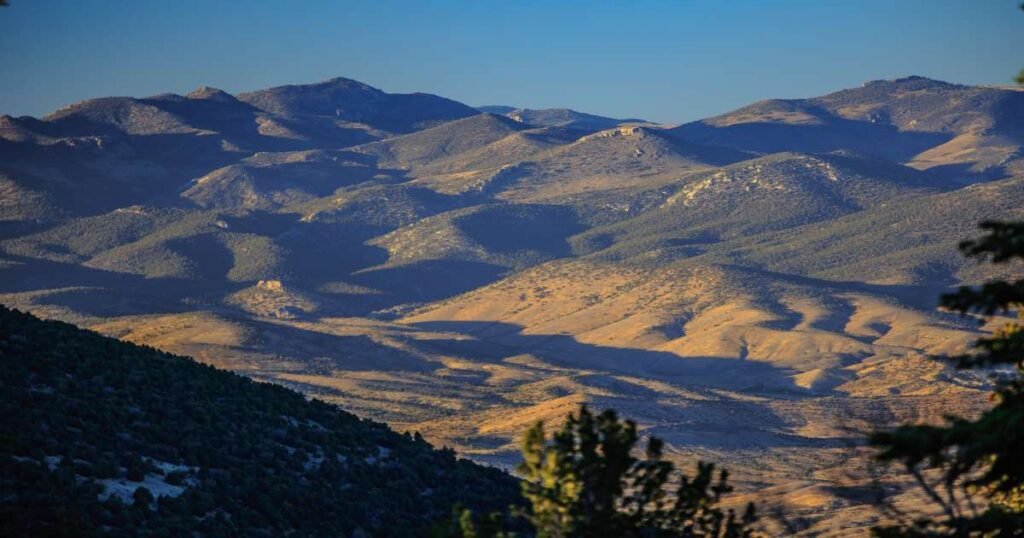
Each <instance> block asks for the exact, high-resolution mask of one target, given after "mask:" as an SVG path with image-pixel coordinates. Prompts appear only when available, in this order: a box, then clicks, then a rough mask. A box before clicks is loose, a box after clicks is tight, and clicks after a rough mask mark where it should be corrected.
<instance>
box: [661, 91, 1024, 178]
mask: <svg viewBox="0 0 1024 538" xmlns="http://www.w3.org/2000/svg"><path fill="white" fill-rule="evenodd" d="M1022 113H1024V93H1021V92H1018V91H1013V90H1007V89H999V88H989V87H974V86H961V85H957V84H949V83H946V82H941V81H936V80H931V79H927V78H923V77H907V78H902V79H897V80H878V81H872V82H868V83H866V84H864V86H862V87H860V88H854V89H849V90H842V91H839V92H835V93H831V94H828V95H825V96H822V97H818V98H812V99H788V100H779V99H775V100H768V101H762V102H759V103H755V104H753V105H750V106H747V107H744V108H741V109H738V110H736V111H733V112H730V113H727V114H724V115H721V116H717V117H714V118H709V119H707V120H701V121H697V122H693V123H688V124H686V125H682V126H679V127H677V128H675V129H674V130H673V132H675V133H677V134H678V135H679V136H681V137H684V138H689V139H692V140H694V141H698V142H702V143H705V144H720V145H725V146H729V147H734V148H738V149H744V150H750V151H759V152H776V151H801V152H812V153H814V152H827V151H834V150H837V149H849V150H854V151H858V152H862V153H866V154H869V155H875V156H878V157H882V158H886V159H890V160H893V161H897V162H903V163H907V164H910V165H911V166H914V167H916V168H920V169H930V170H933V171H934V172H942V173H944V174H948V175H950V176H954V177H955V176H957V175H959V176H961V177H963V178H964V179H967V178H971V177H974V178H981V179H990V178H1000V177H1007V175H1008V174H1012V173H1020V172H1021V166H1024V165H1022V161H1021V147H1022V144H1024V131H1022V130H1021V125H1020V121H1019V118H1020V117H1021V114H1022Z"/></svg>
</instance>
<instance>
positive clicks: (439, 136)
mask: <svg viewBox="0 0 1024 538" xmlns="http://www.w3.org/2000/svg"><path fill="white" fill-rule="evenodd" d="M528 128H529V126H528V125H523V124H521V123H518V122H516V121H513V120H511V119H509V118H506V117H504V116H497V115H494V114H486V113H484V114H477V115H474V116H470V117H468V118H464V119H460V120H456V121H452V122H448V123H445V124H442V125H438V126H437V127H433V128H430V129H424V130H422V131H419V132H416V133H412V134H408V135H404V136H398V137H394V138H389V139H387V140H382V141H380V142H373V143H370V144H364V145H361V146H356V147H354V148H352V149H353V150H354V151H358V152H361V153H366V154H368V155H373V156H374V157H376V158H377V165H378V166H380V167H381V168H412V167H415V166H418V165H424V164H428V163H431V162H434V161H438V160H440V159H446V158H450V157H453V156H456V155H459V154H461V153H464V152H467V151H472V150H474V149H478V148H480V147H482V146H485V145H487V144H490V143H491V142H495V141H497V140H501V139H502V138H505V137H506V136H509V135H510V134H513V133H516V132H518V131H522V130H525V129H528Z"/></svg>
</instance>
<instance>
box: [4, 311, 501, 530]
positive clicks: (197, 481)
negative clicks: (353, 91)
mask: <svg viewBox="0 0 1024 538" xmlns="http://www.w3.org/2000/svg"><path fill="white" fill-rule="evenodd" d="M0 362H2V366H3V368H2V369H0V377H2V379H3V386H4V398H3V399H2V400H0V405H2V406H3V410H4V412H3V418H2V419H0V421H2V423H3V443H2V444H0V467H2V468H3V473H2V475H3V478H0V491H2V499H0V514H2V517H0V529H2V530H0V532H2V533H3V534H5V535H11V536H15V535H21V536H26V535H37V536H38V535H56V534H61V533H65V532H67V533H73V534H84V535H94V534H95V535H99V534H115V535H124V536H130V535H140V534H164V533H170V534H179V535H181V534H185V535H189V534H196V533H200V534H224V533H227V534H243V535H253V534H268V535H282V534H289V533H298V534H304V535H321V536H322V535H336V536H340V535H346V536H350V535H353V534H359V533H367V534H370V535H375V536H422V535H424V533H425V532H427V530H428V529H429V528H430V526H431V525H433V524H436V523H438V522H441V521H443V520H445V519H446V518H448V517H450V514H451V510H452V506H453V505H454V504H455V503H461V504H463V505H465V506H470V507H474V508H476V509H478V510H490V509H502V508H504V507H505V506H507V504H508V503H509V502H514V501H515V500H516V498H517V497H518V495H517V494H518V486H517V484H516V481H515V480H514V479H513V478H512V477H511V476H509V475H506V474H505V473H503V472H501V471H498V470H495V469H488V468H485V467H480V466H478V465H475V464H473V463H470V462H468V461H466V460H458V459H456V457H455V455H454V453H453V452H452V451H451V450H442V451H438V450H434V449H433V448H432V447H431V446H430V445H428V444H427V443H426V442H424V441H423V439H422V438H421V437H420V436H419V434H416V435H415V436H413V435H409V434H405V435H400V434H398V433H395V432H394V431H392V430H390V429H388V428H387V427H386V426H384V425H383V424H378V423H374V422H371V421H365V420H361V419H359V418H356V417H355V416H353V415H351V414H349V413H346V412H344V411H341V410H340V409H338V408H336V407H334V406H331V405H328V404H325V403H323V402H320V401H316V400H312V401H310V400H306V399H305V398H304V397H303V396H302V395H301V394H299V393H296V392H294V391H292V390H289V389H285V388H282V387H278V386H274V385H267V384H261V383H254V382H252V381H250V380H248V379H245V378H243V377H240V376H237V375H234V374H231V373H228V372H224V371H221V370H216V369H214V368H211V367H208V366H203V365H200V364H198V363H196V362H195V361H193V360H191V359H188V358H185V357H177V356H173V355H169V354H167V353H162V352H159V351H156V350H154V349H152V348H146V347H139V346H136V345H133V344H128V343H123V342H119V341H116V340H113V339H110V338H106V337H102V336H100V335H97V334H95V333H92V332H88V331H83V330H79V329H76V328H75V327H73V326H70V325H66V324H63V323H58V322H52V321H41V320H39V319H37V318H35V317H33V316H30V315H28V314H23V313H20V312H17V311H12V310H8V309H7V308H4V307H0Z"/></svg>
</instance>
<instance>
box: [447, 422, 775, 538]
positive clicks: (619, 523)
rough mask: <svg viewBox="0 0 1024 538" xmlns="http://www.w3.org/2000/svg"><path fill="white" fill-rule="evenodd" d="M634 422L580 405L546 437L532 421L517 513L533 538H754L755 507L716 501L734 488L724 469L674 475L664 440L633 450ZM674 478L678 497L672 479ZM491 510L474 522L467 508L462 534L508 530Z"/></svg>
mask: <svg viewBox="0 0 1024 538" xmlns="http://www.w3.org/2000/svg"><path fill="white" fill-rule="evenodd" d="M638 440H639V436H638V434H637V430H636V424H635V423H633V421H630V420H620V419H619V417H618V416H617V415H616V413H615V412H614V411H612V410H607V411H604V412H603V413H601V414H599V415H594V414H592V413H591V412H590V411H589V410H588V409H587V408H586V407H582V408H581V409H580V411H579V413H578V414H570V415H569V417H568V420H567V421H566V423H565V425H564V426H562V428H561V429H560V430H559V431H558V432H556V433H555V434H554V435H553V436H552V437H551V439H548V438H547V437H546V436H545V434H544V425H543V423H541V422H538V423H537V424H535V425H534V426H533V427H532V428H530V430H528V431H527V432H526V434H525V435H524V437H523V447H522V453H523V462H522V463H521V464H520V466H519V469H518V470H519V472H520V474H521V475H522V478H523V481H522V490H523V496H524V497H525V498H526V500H527V501H528V502H529V505H530V506H529V509H528V510H518V511H516V512H517V513H518V515H520V516H522V517H523V518H525V519H526V521H527V522H528V523H529V525H530V527H531V530H532V531H533V533H535V535H536V536H537V537H538V538H576V537H580V538H583V537H598V536H616V537H624V538H630V537H636V538H646V537H651V538H655V537H666V538H668V537H679V538H740V537H751V536H755V532H754V531H753V524H754V522H755V520H756V517H755V514H754V506H753V505H752V504H749V505H747V507H746V509H745V511H744V512H743V514H741V515H740V514H736V513H735V512H734V511H733V510H723V509H722V508H721V507H720V506H719V502H720V500H721V498H722V496H723V495H725V494H727V493H729V492H731V491H732V488H731V487H730V486H729V484H728V473H727V472H726V471H724V470H722V471H720V472H718V473H717V478H716V473H715V467H714V465H712V464H710V463H700V464H698V466H697V473H696V475H695V476H693V477H689V476H686V475H682V474H681V473H680V474H679V476H676V475H677V473H676V470H675V467H674V466H673V465H672V463H671V462H668V461H665V460H663V459H662V446H663V443H662V441H661V440H660V439H657V438H654V437H652V438H650V440H649V441H648V444H647V450H646V453H645V457H644V459H638V458H636V457H635V456H634V455H633V453H634V449H635V447H636V443H637V441H638ZM673 478H676V479H678V482H679V484H680V486H679V489H678V491H677V492H676V495H671V494H670V491H669V489H668V484H669V482H670V481H671V480H672V479H673ZM496 522H499V520H498V519H497V518H495V517H494V516H493V515H492V516H491V517H490V518H489V519H488V520H487V521H486V525H477V524H475V523H474V521H473V520H472V517H471V515H470V514H468V513H464V514H463V517H462V519H461V521H460V523H461V529H462V530H461V534H462V536H463V537H469V536H473V537H481V538H482V537H503V536H510V534H508V533H504V532H501V531H499V530H498V527H497V526H496V525H495V523H496Z"/></svg>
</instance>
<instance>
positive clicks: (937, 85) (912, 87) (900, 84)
mask: <svg viewBox="0 0 1024 538" xmlns="http://www.w3.org/2000/svg"><path fill="white" fill-rule="evenodd" d="M864 87H865V88H870V87H887V88H894V89H900V90H904V91H917V90H926V89H952V88H963V87H965V86H963V85H960V84H953V83H951V82H946V81H943V80H936V79H933V78H928V77H922V76H920V75H910V76H906V77H902V78H895V79H892V80H886V79H882V80H871V81H868V82H865V83H864Z"/></svg>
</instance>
